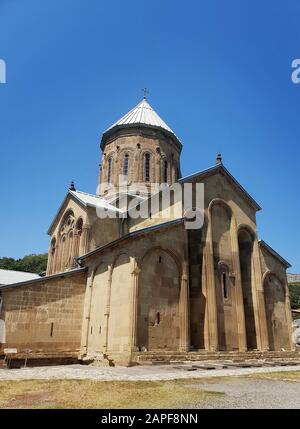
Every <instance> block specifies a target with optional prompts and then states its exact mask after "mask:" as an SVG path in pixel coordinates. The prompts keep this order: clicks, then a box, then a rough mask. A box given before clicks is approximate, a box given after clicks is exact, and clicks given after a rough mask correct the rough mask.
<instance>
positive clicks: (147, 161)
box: [145, 153, 150, 182]
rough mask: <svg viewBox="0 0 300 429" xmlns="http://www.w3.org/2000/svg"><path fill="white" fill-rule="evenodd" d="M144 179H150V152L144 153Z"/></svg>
mask: <svg viewBox="0 0 300 429" xmlns="http://www.w3.org/2000/svg"><path fill="white" fill-rule="evenodd" d="M145 181H146V182H149V181H150V153H146V154H145Z"/></svg>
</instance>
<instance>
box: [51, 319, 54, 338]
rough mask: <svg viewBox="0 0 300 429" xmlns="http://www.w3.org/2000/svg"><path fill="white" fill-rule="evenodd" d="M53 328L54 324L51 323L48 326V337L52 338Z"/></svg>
mask: <svg viewBox="0 0 300 429" xmlns="http://www.w3.org/2000/svg"><path fill="white" fill-rule="evenodd" d="M53 326H54V323H53V322H52V323H51V325H50V337H53Z"/></svg>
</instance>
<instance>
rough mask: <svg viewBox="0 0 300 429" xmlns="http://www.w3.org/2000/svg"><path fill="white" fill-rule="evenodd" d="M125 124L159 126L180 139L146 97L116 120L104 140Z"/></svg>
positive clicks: (126, 125)
mask: <svg viewBox="0 0 300 429" xmlns="http://www.w3.org/2000/svg"><path fill="white" fill-rule="evenodd" d="M123 126H124V127H130V126H143V127H145V126H146V127H147V126H149V127H154V128H159V129H162V130H164V131H166V132H167V133H169V134H172V135H173V136H174V137H175V138H176V140H178V137H177V136H176V134H175V133H174V131H173V130H172V129H171V128H170V127H169V126H168V125H167V124H166V123H165V121H163V120H162V118H161V117H160V116H159V115H158V114H157V113H156V112H155V110H154V109H153V108H152V107H151V106H150V104H149V103H148V101H147V100H146V99H145V98H143V100H142V101H141V102H140V103H139V104H138V105H137V106H135V107H134V108H133V109H132V110H130V112H128V113H126V115H124V116H122V118H121V119H119V120H118V121H117V122H115V123H114V124H113V125H112V126H111V127H109V128H108V129H107V130H106V131H105V132H104V134H103V138H102V142H103V140H104V139H105V137H106V136H107V135H108V134H110V133H111V131H112V130H113V129H114V128H119V127H123ZM178 141H179V140H178Z"/></svg>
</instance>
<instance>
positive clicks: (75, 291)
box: [0, 99, 294, 364]
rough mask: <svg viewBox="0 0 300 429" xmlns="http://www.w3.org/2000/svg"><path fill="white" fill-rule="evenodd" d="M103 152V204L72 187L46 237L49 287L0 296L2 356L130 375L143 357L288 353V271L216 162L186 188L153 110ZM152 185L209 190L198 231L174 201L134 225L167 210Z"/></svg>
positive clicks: (247, 201)
mask: <svg viewBox="0 0 300 429" xmlns="http://www.w3.org/2000/svg"><path fill="white" fill-rule="evenodd" d="M101 149H102V161H101V166H100V174H99V184H98V185H99V186H98V192H97V193H96V194H95V195H91V194H87V193H84V192H81V191H78V190H76V189H75V186H74V184H72V185H71V187H70V189H69V190H68V192H67V195H66V197H65V199H64V201H63V202H62V204H61V206H60V207H59V209H58V211H57V214H56V216H55V218H54V219H53V222H52V224H51V225H50V228H49V231H48V234H49V235H50V246H49V258H48V267H47V273H46V276H45V277H41V278H38V279H34V280H30V281H25V282H22V283H16V284H10V285H5V286H1V287H0V322H1V324H0V327H1V331H0V354H1V351H2V352H3V350H4V349H5V348H15V349H16V351H17V353H16V355H15V357H16V358H19V359H22V358H24V356H26V355H27V356H29V357H30V358H31V359H48V360H51V359H52V360H55V361H59V360H67V359H79V360H84V359H87V360H89V359H90V360H93V359H98V360H101V359H104V360H109V361H110V362H114V363H116V364H118V363H120V364H133V363H135V362H138V360H139V357H140V356H141V355H145V354H147V353H154V354H155V353H161V352H170V353H171V352H177V353H179V352H182V353H186V354H187V356H189V355H192V354H193V353H200V354H201V353H202V352H203V353H206V352H219V351H231V352H237V353H239V352H247V351H262V352H265V351H269V350H275V351H289V350H293V348H294V346H293V343H292V340H291V334H292V332H291V330H292V323H291V310H290V301H289V292H288V287H287V276H286V269H287V268H288V267H289V264H288V262H286V261H285V260H284V259H283V258H282V257H281V256H280V255H279V254H278V253H277V252H275V251H274V250H273V249H272V248H271V247H270V246H268V245H267V244H266V243H265V242H264V241H262V240H259V239H258V236H257V226H256V213H257V211H259V210H260V207H259V205H258V204H257V203H256V202H255V200H254V199H253V198H252V197H251V196H250V195H249V194H248V193H247V192H246V190H245V189H244V188H243V187H242V186H241V185H240V184H239V183H238V181H237V180H236V179H235V178H234V177H233V176H232V175H231V174H230V172H229V171H228V170H227V169H226V168H225V167H224V165H223V163H222V159H221V157H220V156H218V158H217V161H216V164H215V165H214V166H213V167H211V168H208V169H206V170H204V171H200V172H198V173H195V174H193V175H190V176H187V177H182V175H181V167H180V153H181V149H182V144H181V142H180V141H179V139H178V137H177V136H176V135H175V134H174V132H173V131H172V130H171V129H170V128H169V127H168V125H167V124H166V123H165V122H164V121H163V120H162V119H161V118H160V117H159V116H158V115H157V113H156V112H155V111H154V110H153V109H152V107H151V106H150V104H149V103H148V101H147V100H146V99H143V100H142V101H141V102H140V103H139V104H138V105H137V106H136V107H135V108H134V109H132V110H131V111H130V112H129V113H128V114H126V115H125V116H124V117H123V118H121V119H120V120H119V121H118V122H116V123H115V124H114V125H113V126H112V127H110V128H109V129H108V130H107V131H105V133H104V134H103V137H102V140H101ZM120 175H121V176H123V178H124V177H125V179H126V181H125V182H126V183H125V184H123V183H121V184H120V182H119V176H120ZM153 183H156V184H158V185H159V184H162V183H166V184H167V186H169V187H170V186H172V185H174V184H176V185H177V186H181V187H184V185H185V184H186V183H192V184H193V185H196V184H197V183H199V184H203V185H204V207H203V217H204V222H203V226H202V227H201V228H198V229H189V228H187V227H186V223H187V219H186V214H185V213H184V211H183V210H181V211H180V210H178V207H176V204H177V203H178V202H177V201H175V199H174V198H170V204H169V207H168V209H169V210H168V213H167V214H165V215H164V216H161V215H162V214H163V213H162V212H163V208H161V207H160V205H158V209H157V213H151V212H148V213H149V214H148V216H147V217H143V218H139V217H132V216H130V215H129V214H130V211H131V210H132V208H130V201H136V200H138V202H139V205H140V207H142V206H145V205H147V204H148V202H149V201H150V199H151V197H152V198H153V194H155V196H156V198H158V200H159V201H160V198H161V196H162V192H163V191H161V190H155V192H153V189H152V188H151V185H152V184H153ZM194 188H195V186H194ZM194 188H193V189H194ZM128 189H130V191H128ZM193 192H195V191H193ZM122 195H127V197H128V198H127V200H126V202H125V203H124V201H123V199H122ZM134 197H135V200H134ZM128 204H129V205H128ZM99 207H100V208H103V207H105V210H106V212H107V213H108V214H109V216H106V217H100V216H99V213H98V209H99ZM125 214H126V215H125Z"/></svg>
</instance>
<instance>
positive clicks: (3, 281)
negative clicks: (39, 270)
mask: <svg viewBox="0 0 300 429" xmlns="http://www.w3.org/2000/svg"><path fill="white" fill-rule="evenodd" d="M38 278H40V276H39V275H38V274H34V273H27V272H24V271H14V270H2V269H0V285H8V284H11V283H17V282H23V281H26V280H33V279H38Z"/></svg>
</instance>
